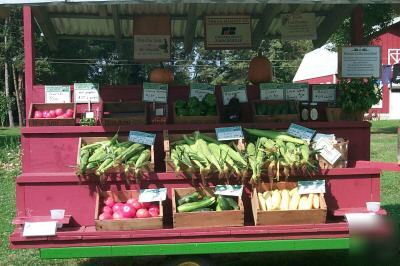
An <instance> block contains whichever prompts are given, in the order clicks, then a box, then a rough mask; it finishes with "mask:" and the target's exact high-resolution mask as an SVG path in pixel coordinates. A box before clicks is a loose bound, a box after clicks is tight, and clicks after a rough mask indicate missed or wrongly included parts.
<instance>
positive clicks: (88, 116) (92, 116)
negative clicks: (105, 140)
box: [85, 112, 94, 118]
mask: <svg viewBox="0 0 400 266" xmlns="http://www.w3.org/2000/svg"><path fill="white" fill-rule="evenodd" d="M85 118H94V112H86V113H85Z"/></svg>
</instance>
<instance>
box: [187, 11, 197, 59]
mask: <svg viewBox="0 0 400 266" xmlns="http://www.w3.org/2000/svg"><path fill="white" fill-rule="evenodd" d="M197 17H198V14H197V5H196V4H192V5H190V6H189V12H188V14H187V19H186V29H185V36H184V37H183V46H184V51H185V55H188V54H190V53H191V52H192V49H193V42H194V38H195V36H196V28H197Z"/></svg>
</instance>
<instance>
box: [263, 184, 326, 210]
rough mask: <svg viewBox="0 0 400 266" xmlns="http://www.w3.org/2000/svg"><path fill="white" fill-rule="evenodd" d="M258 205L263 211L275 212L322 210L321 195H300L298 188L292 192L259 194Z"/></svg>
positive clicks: (285, 190) (278, 191)
mask: <svg viewBox="0 0 400 266" xmlns="http://www.w3.org/2000/svg"><path fill="white" fill-rule="evenodd" d="M258 203H259V205H260V209H261V210H262V211H273V210H281V211H287V210H311V209H320V208H321V204H320V195H319V194H314V193H310V194H303V195H300V194H299V193H298V189H297V187H296V188H294V189H292V190H290V191H289V190H287V189H283V190H278V189H275V190H273V191H266V192H264V193H260V192H259V193H258Z"/></svg>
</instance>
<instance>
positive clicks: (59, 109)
mask: <svg viewBox="0 0 400 266" xmlns="http://www.w3.org/2000/svg"><path fill="white" fill-rule="evenodd" d="M55 112H56V115H57V116H60V115H63V114H64V111H63V109H61V108H57V109H56V110H55Z"/></svg>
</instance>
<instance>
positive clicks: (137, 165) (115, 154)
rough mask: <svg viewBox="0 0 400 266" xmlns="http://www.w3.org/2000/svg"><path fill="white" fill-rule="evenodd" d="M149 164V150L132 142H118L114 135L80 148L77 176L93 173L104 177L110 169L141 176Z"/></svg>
mask: <svg viewBox="0 0 400 266" xmlns="http://www.w3.org/2000/svg"><path fill="white" fill-rule="evenodd" d="M149 163H150V149H149V148H147V147H145V146H144V145H142V144H139V143H134V142H132V141H124V142H118V135H117V134H116V135H115V136H114V137H113V138H112V139H110V140H106V141H100V142H95V143H91V144H88V145H85V146H82V147H81V148H80V163H79V165H78V172H77V174H78V175H79V176H81V175H83V174H85V173H87V172H88V171H89V170H91V171H94V172H95V174H96V175H98V176H104V174H105V173H106V171H108V170H110V169H112V168H118V169H120V168H121V167H123V168H124V171H125V173H126V174H129V173H132V174H134V175H135V176H139V175H141V173H142V171H143V170H146V169H147V167H148V165H149Z"/></svg>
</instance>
